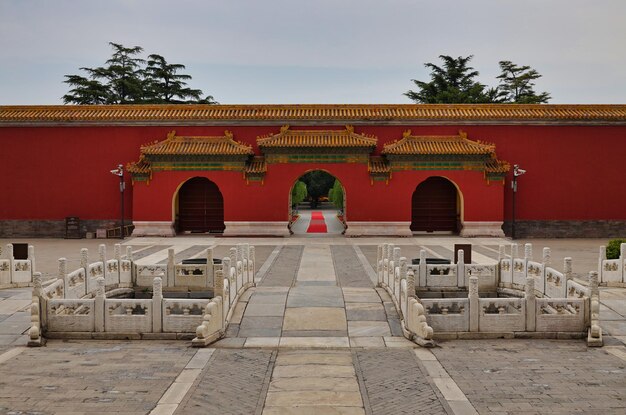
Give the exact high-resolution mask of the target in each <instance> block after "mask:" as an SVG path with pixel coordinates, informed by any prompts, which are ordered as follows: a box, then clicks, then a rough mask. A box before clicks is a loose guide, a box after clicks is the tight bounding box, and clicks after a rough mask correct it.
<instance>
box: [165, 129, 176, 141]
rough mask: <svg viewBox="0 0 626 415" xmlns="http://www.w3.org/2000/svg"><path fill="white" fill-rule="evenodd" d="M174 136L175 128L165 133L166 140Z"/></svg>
mask: <svg viewBox="0 0 626 415" xmlns="http://www.w3.org/2000/svg"><path fill="white" fill-rule="evenodd" d="M175 136H176V130H172V131H170V132H169V133H167V139H168V140H172V139H174V137H175Z"/></svg>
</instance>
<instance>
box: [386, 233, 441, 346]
mask: <svg viewBox="0 0 626 415" xmlns="http://www.w3.org/2000/svg"><path fill="white" fill-rule="evenodd" d="M376 263H377V270H376V271H377V275H378V286H379V287H381V288H384V289H385V290H386V291H387V293H389V295H390V296H391V299H392V300H393V303H394V305H395V307H396V310H397V311H398V314H399V316H400V322H401V325H402V331H403V333H404V336H405V337H406V338H407V339H409V340H412V341H414V342H415V343H417V344H420V345H422V346H433V345H434V342H433V341H432V339H433V329H432V327H430V326H429V325H428V323H427V321H426V316H425V312H424V307H423V305H422V304H421V303H420V301H419V299H418V298H417V296H416V294H415V274H414V272H413V270H412V269H409V266H408V262H407V259H406V258H405V257H402V256H400V248H398V247H394V246H393V245H392V244H383V245H378V259H377V262H376Z"/></svg>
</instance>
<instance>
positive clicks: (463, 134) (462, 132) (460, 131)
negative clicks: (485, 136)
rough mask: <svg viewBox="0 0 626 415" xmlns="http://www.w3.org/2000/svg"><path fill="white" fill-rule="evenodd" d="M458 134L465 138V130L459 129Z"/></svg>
mask: <svg viewBox="0 0 626 415" xmlns="http://www.w3.org/2000/svg"><path fill="white" fill-rule="evenodd" d="M459 136H460V137H461V138H465V139H467V132H465V131H463V130H459ZM479 143H480V141H479Z"/></svg>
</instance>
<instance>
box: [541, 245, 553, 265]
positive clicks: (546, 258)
mask: <svg viewBox="0 0 626 415" xmlns="http://www.w3.org/2000/svg"><path fill="white" fill-rule="evenodd" d="M541 262H542V263H543V265H544V266H546V267H549V266H550V264H551V263H552V252H551V251H550V248H547V247H545V248H543V257H542V259H541Z"/></svg>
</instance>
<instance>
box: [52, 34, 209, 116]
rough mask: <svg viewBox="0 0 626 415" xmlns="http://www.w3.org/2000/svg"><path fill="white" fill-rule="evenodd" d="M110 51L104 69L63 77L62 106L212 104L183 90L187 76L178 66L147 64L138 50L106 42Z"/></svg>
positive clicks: (160, 60) (151, 59) (154, 59)
mask: <svg viewBox="0 0 626 415" xmlns="http://www.w3.org/2000/svg"><path fill="white" fill-rule="evenodd" d="M109 45H111V47H112V48H113V54H112V55H111V58H110V59H108V60H107V61H106V62H105V66H101V67H97V68H80V69H81V70H82V71H85V72H86V73H87V75H88V76H87V77H85V76H81V75H65V78H66V79H65V81H63V82H64V83H66V84H68V85H69V86H70V90H69V92H68V93H67V94H65V95H64V96H63V102H64V103H66V104H129V103H130V104H149V103H159V104H160V103H178V104H180V103H202V104H216V103H217V102H215V101H214V100H213V97H212V96H210V95H209V96H207V97H205V98H201V96H202V94H203V93H202V91H201V90H199V89H191V88H189V87H187V83H186V81H187V80H189V79H191V76H189V75H186V74H182V73H180V71H181V70H182V69H185V66H184V65H181V64H170V63H168V62H167V61H166V60H165V58H164V57H162V56H161V55H157V54H152V55H149V56H148V61H147V64H146V61H145V60H144V59H142V58H140V57H139V55H140V54H141V53H142V52H143V48H142V47H141V46H133V47H130V48H127V47H125V46H123V45H121V44H119V43H113V42H109Z"/></svg>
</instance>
